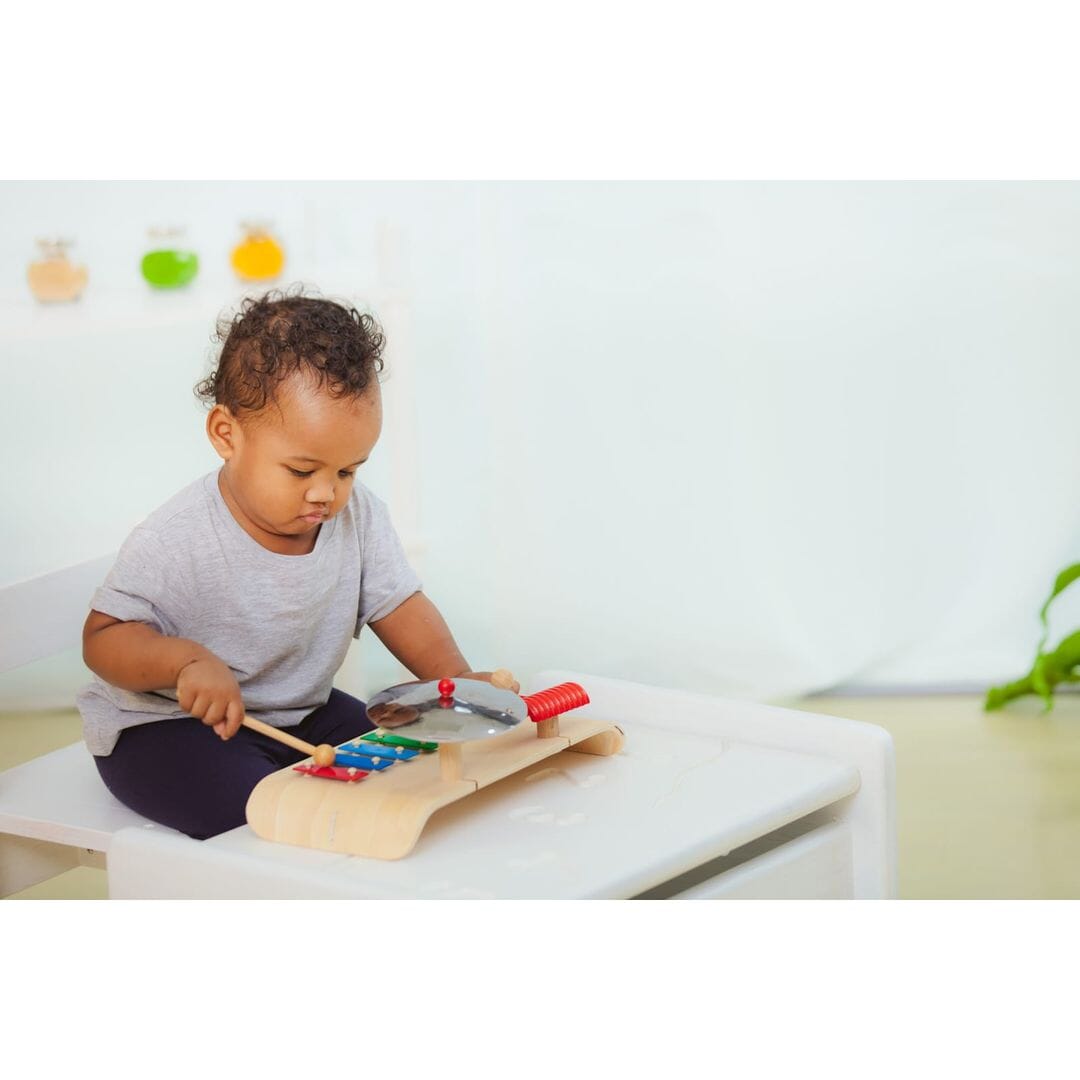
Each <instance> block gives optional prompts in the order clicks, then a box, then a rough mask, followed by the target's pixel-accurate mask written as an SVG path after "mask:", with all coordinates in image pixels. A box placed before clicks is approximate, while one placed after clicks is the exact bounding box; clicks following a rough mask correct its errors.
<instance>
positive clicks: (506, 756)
mask: <svg viewBox="0 0 1080 1080" xmlns="http://www.w3.org/2000/svg"><path fill="white" fill-rule="evenodd" d="M622 744H623V733H622V731H620V730H619V728H618V727H616V726H615V725H614V724H611V723H607V722H605V721H598V720H589V719H586V718H582V717H575V716H570V715H566V716H560V717H559V734H558V735H555V736H552V737H550V738H538V737H537V731H536V725H534V724H531V723H525V724H521V725H519V726H518V727H516V728H514V729H513V730H512V731H509V732H507V733H506V734H505V735H500V736H498V738H494V739H484V740H479V741H476V742H467V743H458V744H456V745H457V746H459V747H460V748H461V779H459V780H445V779H443V777H442V774H441V769H440V762H439V754H437V753H435V754H423V755H420V756H418V757H415V758H413V759H411V760H410V761H406V762H401V763H399V764H397V765H395V766H394V767H393V768H392V769H387V770H386V771H385V772H382V773H371V774H370V775H369V776H368V777H367V778H366V779H364V780H362V781H360V782H359V783H355V784H347V783H342V782H338V781H334V780H324V779H320V778H319V777H314V776H306V775H305V774H303V773H298V772H295V771H294V770H293V769H292V768H291V767H290V768H287V769H282V770H281V771H280V772H276V773H272V774H271V775H270V776H267V777H265V778H264V779H263V780H261V781H260V782H259V783H258V784H257V785H256V787H255V790H254V791H253V792H252V793H251V797H250V798H249V799H248V803H247V820H248V824H249V825H250V826H251V828H252V829H253V830H254V831H255V834H256V835H257V836H261V837H262V838H263V839H264V840H276V841H278V842H279V843H283V844H295V845H298V846H299V847H309V848H319V849H321V850H322V851H336V852H339V853H341V854H344V855H365V856H368V857H369V858H375V859H400V858H401V857H402V856H403V855H408V853H409V852H410V851H412V849H413V847H414V846H415V845H416V841H417V840H418V839H419V838H420V833H421V832H422V831H423V828H424V826H425V825H426V824H427V821H428V819H429V818H430V817H431V815H432V814H433V813H435V811H436V810H439V809H441V808H442V807H444V806H447V805H448V804H449V803H452V802H456V801H457V800H458V799H463V798H465V796H466V795H471V794H472V793H473V792H474V791H478V790H479V789H480V788H482V787H487V786H488V785H489V784H493V783H495V781H497V780H501V779H503V778H504V777H506V776H510V775H512V774H513V773H515V772H518V771H519V770H520V769H524V768H525V767H526V766H528V765H532V764H534V763H535V762H537V761H543V760H544V758H548V757H551V756H553V755H554V754H558V753H561V752H562V751H563V750H573V751H575V752H577V753H582V754H597V755H600V756H602V757H606V756H607V755H609V754H614V753H617V752H618V751H619V750H620V749H621V747H622Z"/></svg>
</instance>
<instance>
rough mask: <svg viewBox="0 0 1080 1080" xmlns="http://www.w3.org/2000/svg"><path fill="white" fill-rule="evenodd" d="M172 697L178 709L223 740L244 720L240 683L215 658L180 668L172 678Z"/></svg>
mask: <svg viewBox="0 0 1080 1080" xmlns="http://www.w3.org/2000/svg"><path fill="white" fill-rule="evenodd" d="M176 697H177V700H178V701H179V703H180V708H181V709H183V710H184V711H185V712H186V713H189V714H190V715H191V716H194V717H195V718H196V719H197V720H201V721H202V722H203V723H204V724H208V725H209V726H210V727H212V728H213V729H214V731H216V732H217V733H218V735H220V736H221V737H222V738H223V739H231V738H232V737H233V736H234V735H235V734H236V733H237V731H239V730H240V722H241V721H242V720H243V719H244V702H243V699H242V698H241V696H240V684H239V683H238V682H237V681H236V676H235V675H233V673H232V671H231V670H230V669H229V666H228V665H227V664H224V663H222V662H221V661H220V660H219V659H218V658H217V657H207V658H205V659H203V660H193V661H192V662H191V663H190V664H187V665H186V666H184V667H182V668H181V669H180V674H179V675H178V676H177V679H176Z"/></svg>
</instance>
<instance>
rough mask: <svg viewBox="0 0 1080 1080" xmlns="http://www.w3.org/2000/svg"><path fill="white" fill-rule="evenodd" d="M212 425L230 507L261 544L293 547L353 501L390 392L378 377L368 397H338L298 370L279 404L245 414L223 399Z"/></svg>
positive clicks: (282, 548) (289, 549) (211, 417)
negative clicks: (382, 391) (255, 413)
mask: <svg viewBox="0 0 1080 1080" xmlns="http://www.w3.org/2000/svg"><path fill="white" fill-rule="evenodd" d="M206 426H207V433H208V435H209V436H210V441H211V443H213V445H214V449H215V450H217V452H218V454H220V455H221V457H222V458H223V459H224V461H225V467H224V469H223V470H222V476H221V480H222V484H221V488H222V495H223V496H224V498H225V501H226V503H227V504H228V505H229V508H230V509H231V510H232V512H233V514H234V515H235V516H236V517H237V520H238V521H239V522H240V524H241V525H242V526H243V527H244V529H245V530H246V531H247V532H248V533H249V534H250V535H252V536H253V537H254V538H255V539H256V540H258V541H259V542H260V543H261V544H263V545H264V546H265V547H269V548H270V549H271V550H280V551H282V552H285V553H289V552H292V551H293V550H296V549H297V548H303V547H304V546H305V545H306V544H309V543H311V542H312V541H313V540H314V537H315V534H316V532H317V530H318V528H319V526H320V525H321V524H322V523H323V522H324V521H328V520H329V519H330V518H332V517H333V516H334V515H335V514H336V513H337V512H338V511H339V510H340V509H341V508H342V507H343V506H344V505H345V503H346V502H348V499H349V495H350V493H351V492H352V486H353V474H354V473H355V472H356V470H357V469H358V468H359V466H360V465H362V464H363V463H364V462H365V461H366V460H367V459H368V455H369V454H370V453H371V451H372V449H373V448H374V446H375V443H376V442H377V441H378V438H379V432H380V431H381V429H382V397H381V394H380V392H379V386H378V383H373V384H372V386H371V388H370V389H369V390H368V391H367V393H366V394H365V395H364V396H363V397H362V398H334V397H331V396H330V394H328V393H327V392H326V391H325V390H324V389H322V388H320V387H318V386H317V385H316V384H315V383H314V382H313V381H312V380H311V379H309V378H305V377H303V376H299V375H298V376H293V377H292V378H290V379H288V380H286V381H285V382H284V383H282V384H281V386H280V387H278V393H277V406H276V407H275V406H274V405H273V404H271V405H268V406H267V407H266V408H265V409H264V410H263V411H262V412H261V413H260V414H259V415H258V416H257V417H253V418H249V419H247V420H240V421H238V420H237V419H236V417H234V416H233V415H232V414H231V413H230V412H229V410H228V409H226V408H225V407H224V406H221V405H215V406H214V408H213V410H211V413H210V415H209V417H207V425H206Z"/></svg>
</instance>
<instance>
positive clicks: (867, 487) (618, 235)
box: [0, 182, 1080, 698]
mask: <svg viewBox="0 0 1080 1080" xmlns="http://www.w3.org/2000/svg"><path fill="white" fill-rule="evenodd" d="M76 187H77V185H67V186H64V185H52V186H48V185H45V186H40V185H39V186H34V185H8V196H9V197H8V198H5V200H4V205H3V210H2V212H0V238H2V239H3V240H4V241H5V250H7V251H8V252H9V255H8V261H9V262H10V261H11V259H12V256H11V254H10V253H11V252H20V251H23V250H26V251H27V253H28V255H29V253H30V247H31V238H32V236H33V232H32V231H31V230H36V231H42V230H45V229H46V228H47V227H48V220H54V219H55V218H56V216H57V213H58V207H60V206H61V205H63V206H72V207H74V209H72V210H71V214H72V218H73V226H74V228H75V231H78V230H79V225H80V220H81V219H80V217H79V215H80V214H85V215H86V220H85V222H84V223H83V236H84V237H86V238H88V243H87V245H84V246H89V247H90V248H91V250H92V252H93V253H94V254H95V258H96V262H95V263H94V264H93V265H92V266H91V288H90V289H89V290H88V292H87V294H86V296H85V297H84V299H83V300H82V301H81V304H82V305H83V307H84V311H90V312H93V311H101V310H103V308H102V305H104V304H105V300H106V298H107V296H108V297H109V298H111V299H109V302H110V303H111V304H113V307H112V308H111V309H110V310H112V311H113V312H114V314H113V315H110V316H109V318H108V319H105V320H104V321H103V322H101V324H100V326H99V327H98V329H97V330H96V331H95V333H94V334H93V335H89V336H88V335H83V334H80V335H77V350H76V352H74V353H73V352H72V350H71V349H70V348H69V347H68V346H66V345H64V343H63V342H62V340H61V339H62V337H63V335H59V336H58V334H57V331H56V329H55V328H56V327H57V326H58V325H59V324H60V321H61V320H62V319H64V318H68V317H70V316H69V315H65V313H63V312H55V313H54V312H47V311H38V310H30V309H29V308H28V307H27V306H26V301H25V298H24V296H23V291H24V286H23V285H22V282H21V274H22V265H21V263H20V265H18V266H15V267H14V268H13V267H12V266H7V267H5V268H4V276H3V278H2V279H0V280H3V282H4V283H5V289H6V291H5V292H4V294H3V297H4V300H3V302H4V310H5V313H6V316H7V317H5V319H4V320H3V322H4V330H3V346H4V358H3V359H4V365H5V369H6V370H5V379H6V385H7V388H8V390H9V394H8V395H6V397H7V402H8V406H7V407H8V409H9V416H8V417H7V421H8V422H7V423H6V424H5V436H4V438H5V446H4V449H5V457H6V458H7V460H8V461H9V462H12V463H14V465H15V467H13V468H11V469H10V470H9V471H7V473H6V475H5V478H4V480H3V481H2V484H3V492H2V495H3V499H4V504H5V507H6V508H7V509H6V510H5V515H4V516H5V522H4V554H3V556H2V558H3V559H4V560H5V565H4V568H3V570H4V572H3V573H0V580H14V579H17V578H18V577H22V576H26V573H27V572H28V570H27V568H28V567H29V568H30V570H29V572H38V571H40V570H42V569H47V568H48V566H47V565H45V564H46V563H57V562H61V561H64V559H65V557H66V556H68V555H70V557H69V558H67V561H75V560H76V559H78V558H83V557H89V556H90V555H94V554H98V553H99V549H100V548H101V546H102V544H106V543H107V544H112V543H113V541H114V540H115V541H116V542H119V539H122V536H123V535H124V533H125V532H126V531H127V529H128V528H130V525H131V524H132V523H133V522H134V521H136V520H138V519H139V517H141V516H142V515H143V514H145V513H146V512H148V511H149V510H150V509H152V508H153V506H154V505H156V504H157V503H158V502H160V501H162V500H163V499H164V498H165V497H167V496H168V495H169V494H171V492H172V491H173V490H175V489H176V487H178V486H179V485H180V483H182V482H185V481H186V479H187V478H189V477H193V476H195V475H198V473H199V472H200V471H203V470H204V469H206V468H209V467H211V466H212V464H213V459H212V458H211V456H210V455H209V451H208V450H207V449H206V448H205V447H203V445H202V443H203V436H202V435H201V428H200V427H199V425H200V423H201V419H200V416H199V414H198V413H197V411H196V410H195V407H194V405H193V404H192V403H189V401H188V399H187V398H185V399H184V400H183V402H180V401H179V395H181V394H186V393H188V392H189V390H188V387H189V384H190V382H191V381H193V378H194V377H196V376H197V375H198V374H199V373H200V371H201V369H202V367H203V365H204V362H205V359H206V353H207V349H208V336H209V330H210V327H209V326H207V327H205V329H203V328H201V327H202V323H201V322H200V321H199V319H195V320H194V321H188V322H185V323H184V324H183V326H182V327H180V328H176V329H175V330H173V331H170V330H169V329H168V328H167V327H166V328H162V327H161V326H160V325H158V324H157V323H155V321H154V320H155V319H157V318H158V315H159V314H160V304H161V303H168V302H170V299H171V298H166V297H154V298H153V301H154V303H155V305H157V306H156V307H155V309H154V312H155V314H154V315H153V317H152V318H150V317H148V318H147V319H145V320H144V323H143V324H141V325H132V323H131V318H130V317H129V316H130V315H131V313H133V312H134V313H138V312H139V311H143V310H144V309H145V305H146V303H147V301H146V298H145V295H144V291H139V290H141V289H142V286H141V283H140V282H138V281H137V280H128V279H127V278H125V276H124V275H125V274H128V269H127V264H126V263H125V262H123V260H122V259H121V258H120V256H118V255H117V256H116V257H115V258H114V255H113V254H111V253H110V249H109V247H108V244H107V242H106V241H105V239H103V238H105V237H107V234H108V229H109V227H110V223H112V226H113V227H115V228H116V229H121V228H122V227H126V226H122V223H123V222H127V221H129V220H131V219H132V217H133V216H138V215H137V214H135V211H138V212H139V213H141V214H143V216H145V217H146V218H147V219H151V218H155V215H156V217H157V218H160V217H161V216H162V215H163V214H164V215H165V216H166V217H169V218H170V220H171V219H172V218H173V217H174V216H175V215H174V214H167V213H166V211H167V210H170V209H172V210H175V209H176V206H179V207H180V208H181V210H182V211H183V213H184V214H186V215H187V219H188V220H189V222H192V223H194V226H195V231H196V232H197V233H199V234H200V235H201V236H202V237H204V238H210V240H208V241H207V242H206V247H205V249H204V250H205V252H207V254H204V263H205V265H206V267H207V270H206V273H205V275H204V277H203V281H202V284H201V288H203V290H204V291H203V293H202V294H201V295H203V296H204V298H205V299H206V300H207V302H208V307H207V310H208V311H213V310H216V308H217V307H220V306H222V305H223V304H224V303H225V302H226V301H227V300H228V298H229V297H230V296H231V295H232V292H230V291H229V290H228V289H227V288H226V287H225V285H224V284H223V283H224V282H225V280H226V279H225V277H224V276H221V277H219V278H215V277H214V274H215V273H216V271H215V270H214V269H213V267H214V266H215V265H216V263H215V259H217V261H219V262H220V263H221V265H222V267H224V266H225V265H226V264H225V256H224V253H225V252H226V251H227V247H228V241H229V240H231V238H232V237H231V236H230V233H229V230H231V229H232V228H233V222H234V220H238V219H239V218H241V217H242V216H244V210H245V208H247V209H248V211H249V212H250V207H251V206H252V204H255V209H256V210H257V211H260V212H261V213H262V214H263V215H264V216H271V217H274V218H275V219H276V220H277V221H278V223H279V226H280V227H281V231H282V232H283V234H284V240H285V242H286V246H287V247H289V244H290V239H291V241H292V247H291V250H292V252H293V254H294V260H293V263H292V264H291V267H290V272H291V273H292V274H300V273H302V274H303V276H304V277H305V278H306V279H307V280H312V281H314V282H315V283H319V282H320V276H321V275H324V274H325V276H326V278H327V280H329V279H330V278H331V277H332V278H333V280H334V281H336V282H340V281H342V280H348V281H350V282H352V281H355V282H356V287H357V289H358V290H362V289H363V288H364V287H365V284H366V282H368V281H369V280H371V278H372V276H373V274H374V267H375V256H374V250H375V232H376V225H377V223H378V222H379V221H381V220H386V219H389V220H392V221H393V222H394V224H395V226H396V227H397V229H398V230H399V231H400V233H401V234H402V235H403V236H404V237H405V238H406V241H407V244H406V247H407V251H406V255H405V257H404V258H403V259H402V262H401V266H400V267H399V269H398V270H397V271H396V273H399V274H400V275H401V276H402V281H403V282H404V284H405V285H406V286H407V292H408V297H409V311H410V318H411V323H410V336H411V348H410V358H411V363H412V365H413V368H412V371H411V372H410V380H409V381H410V383H411V385H412V387H414V392H415V403H414V407H415V429H414V430H415V433H416V435H415V438H416V445H415V447H414V448H413V449H414V451H415V458H416V462H417V466H418V481H417V482H418V490H417V491H416V492H414V493H413V495H414V496H415V502H410V511H409V512H410V514H411V513H412V509H411V507H412V506H413V505H415V507H417V508H418V514H419V522H420V530H421V533H422V540H423V542H424V544H425V545H426V555H425V557H424V559H423V566H422V570H423V574H424V579H425V582H426V586H427V589H428V591H429V592H430V593H431V595H432V596H433V597H434V598H435V600H436V602H437V603H438V604H439V605H440V606H441V607H442V609H443V610H444V612H445V613H446V615H447V618H448V620H449V621H450V624H451V626H452V627H453V629H454V630H455V633H456V634H457V636H458V638H459V640H460V641H461V643H462V645H463V647H464V648H465V651H466V655H467V656H468V657H469V659H470V660H471V661H472V662H473V663H474V664H475V665H477V666H483V667H492V666H496V665H504V666H508V667H512V668H514V669H515V670H518V671H520V672H524V673H527V672H530V671H534V670H537V669H539V668H543V667H569V668H576V669H579V670H584V671H595V672H597V673H601V674H605V675H610V676H615V677H621V678H628V679H636V680H639V681H642V682H652V683H657V684H662V685H669V686H678V687H682V688H686V689H691V690H699V691H704V692H710V693H719V694H726V695H729V696H746V697H754V698H776V697H781V696H787V695H792V694H797V693H801V692H805V691H811V690H817V689H824V688H828V687H832V686H836V685H845V684H847V685H850V684H858V685H860V686H871V687H920V686H955V687H967V686H980V687H981V686H984V685H986V684H987V683H989V682H994V681H998V680H1003V679H1005V678H1009V677H1013V676H1015V675H1018V674H1020V673H1021V672H1022V671H1023V670H1025V669H1026V666H1027V664H1028V663H1029V662H1030V659H1031V654H1032V653H1033V652H1034V647H1035V643H1036V641H1037V638H1038V624H1037V620H1036V613H1037V611H1038V607H1039V605H1040V604H1041V603H1042V601H1043V599H1045V596H1046V594H1047V593H1048V592H1049V589H1050V587H1051V584H1052V582H1053V579H1054V575H1055V574H1056V572H1057V571H1058V569H1060V568H1061V567H1062V566H1063V565H1065V564H1066V563H1068V562H1071V561H1076V560H1080V510H1078V509H1077V499H1076V496H1075V492H1076V491H1077V490H1078V480H1080V475H1078V474H1080V425H1078V424H1077V423H1076V422H1075V419H1074V414H1075V412H1076V403H1077V401H1078V400H1080V394H1078V391H1080V364H1078V363H1077V353H1078V350H1077V345H1078V342H1080V305H1078V304H1077V302H1076V298H1077V295H1078V291H1080V261H1078V259H1077V256H1076V254H1075V250H1076V243H1075V238H1076V237H1077V236H1078V235H1080V186H1078V185H1077V184H1074V183H983V182H972V183H936V182H923V183H888V184H883V183H839V182H838V183H806V184H800V183H787V182H785V183H760V184H752V183H695V184H651V183H603V184H599V183H589V184H578V183H568V184H553V183H543V184H475V185H469V184H456V185H439V184H412V185H388V184H374V185H363V184H360V185H346V184H335V185H326V186H320V185H313V184H299V185H270V186H263V187H258V186H253V187H252V188H251V189H247V188H245V187H244V186H243V185H212V184H211V185H201V186H200V185H194V186H191V185H188V186H184V187H183V188H181V186H179V185H172V186H169V185H152V186H142V185H134V186H131V185H128V186H126V187H125V186H123V185H90V186H88V189H87V190H85V191H81V190H80V192H79V197H78V199H75V200H72V199H71V197H70V196H71V194H72V191H73V189H74V188H76ZM118 188H121V189H122V190H119V191H118V190H116V189H118ZM170 200H171V201H170ZM50 215H51V218H50ZM110 215H111V216H110ZM148 223H149V224H153V223H155V221H154V220H148ZM68 227H69V228H71V227H72V225H69V226H68ZM95 230H97V231H96V232H95ZM124 235H125V236H127V234H124ZM89 241H93V243H90V242H89ZM211 241H212V242H211ZM125 242H126V243H127V245H128V249H130V251H131V252H134V251H136V250H137V247H138V243H139V239H138V237H135V236H134V235H132V236H130V237H128V239H127V240H126V241H125ZM95 244H96V246H95ZM215 244H216V245H217V247H218V248H220V258H218V256H217V255H216V254H215V252H216V251H217V248H215V247H214V245H215ZM128 249H125V253H124V258H128V253H127V251H128ZM301 256H302V258H301ZM16 261H17V262H18V261H19V260H16ZM95 269H96V276H95ZM223 273H224V271H222V274H223ZM130 276H131V275H130V274H128V278H130ZM110 281H112V282H113V283H114V284H113V285H112V291H111V292H109V282H110ZM95 285H96V286H97V288H96V291H95ZM130 289H133V290H135V291H133V292H130V296H129V293H128V292H126V291H125V290H130ZM215 289H216V290H217V291H215ZM233 291H234V290H233ZM136 295H137V297H138V304H134V303H132V302H131V300H130V297H136ZM94 305H98V307H97V308H95V307H94ZM139 305H142V306H141V307H140V306H139ZM54 315H55V316H56V317H55V318H53V316H54ZM199 318H200V319H201V318H203V316H202V315H201V313H200V316H199ZM50 320H51V321H50ZM65 350H66V351H65ZM169 356H173V357H174V362H172V363H170V362H167V357H169ZM166 371H167V372H169V374H168V375H167V376H165V375H164V374H162V377H161V378H160V379H159V378H157V376H156V375H155V372H157V373H159V374H160V373H164V372H166ZM140 372H141V375H139V373H140ZM389 376H390V379H391V383H389V384H388V388H389V387H390V386H392V379H393V370H392V368H391V370H390V372H389ZM136 377H141V378H143V379H144V380H145V385H143V386H142V387H141V388H140V387H139V386H138V385H136V384H133V383H131V381H130V380H131V379H132V378H136ZM122 379H126V380H128V381H127V382H125V383H123V384H121V383H120V382H119V381H118V380H122ZM121 385H123V386H124V387H125V388H126V389H125V393H128V392H131V393H134V392H135V391H136V390H138V391H139V392H140V393H141V394H142V397H141V399H140V400H141V401H143V402H145V405H144V410H145V411H142V412H140V413H137V414H133V413H129V412H125V410H124V409H120V408H118V406H117V404H116V403H117V393H118V390H117V388H118V386H121ZM129 396H130V393H129ZM19 402H21V403H22V404H18V403H19ZM125 417H126V419H127V422H128V423H129V424H130V425H131V427H130V429H129V432H130V433H131V434H132V435H134V438H133V439H132V440H131V441H129V443H128V445H126V446H124V447H122V448H121V449H122V452H121V449H117V448H116V444H115V442H110V441H109V440H110V439H115V437H116V430H115V426H116V424H117V423H122V422H124V419H125ZM106 420H107V421H108V422H107V423H105V422H104V421H106ZM387 445H389V444H387ZM110 446H112V447H113V449H109V447H110ZM389 475H390V470H389V467H388V463H387V461H386V460H383V461H381V462H380V461H378V460H376V461H374V462H373V463H372V470H371V473H370V477H371V483H372V484H373V486H375V487H376V490H380V489H381V493H382V494H385V495H387V496H388V497H391V499H392V491H391V487H392V485H390V484H389V483H388V481H387V477H389ZM113 534H115V536H114V535H113ZM91 540H92V541H93V544H94V545H95V546H94V550H89V549H88V548H89V546H91ZM80 545H81V546H80ZM1077 590H1078V591H1080V586H1077ZM1076 626H1080V597H1077V598H1073V597H1071V594H1066V596H1065V597H1063V598H1062V600H1061V602H1060V605H1059V606H1058V607H1057V608H1056V610H1055V612H1054V623H1053V626H1052V629H1053V632H1054V634H1055V635H1057V634H1060V633H1063V632H1064V631H1066V630H1070V629H1073V628H1075V627H1076ZM362 648H363V650H364V658H363V673H362V676H358V679H359V683H358V686H357V688H358V689H361V690H367V689H377V688H378V686H379V685H380V682H383V683H384V682H385V680H386V679H388V678H389V677H391V675H393V674H395V672H394V671H393V669H392V665H389V663H388V661H387V660H386V658H385V657H384V656H382V655H381V654H380V653H379V650H378V649H377V648H376V647H374V645H373V644H370V643H365V644H364V646H363V647H362ZM359 684H362V685H359ZM0 689H2V688H0ZM0 697H2V694H0Z"/></svg>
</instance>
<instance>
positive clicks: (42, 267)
mask: <svg viewBox="0 0 1080 1080" xmlns="http://www.w3.org/2000/svg"><path fill="white" fill-rule="evenodd" d="M71 244H72V241H70V240H39V241H38V249H39V251H40V255H39V257H38V258H37V259H36V260H35V261H34V262H32V263H31V264H30V265H29V266H28V267H27V269H26V280H27V281H28V282H29V283H30V291H31V292H32V293H33V294H34V296H36V297H37V298H38V300H40V301H41V302H42V303H43V304H58V303H64V302H66V301H70V300H78V299H79V297H80V296H82V291H83V289H85V288H86V280H87V273H86V267H85V266H76V265H75V264H74V263H72V262H71V260H70V259H68V257H67V249H68V248H69V247H71Z"/></svg>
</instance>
